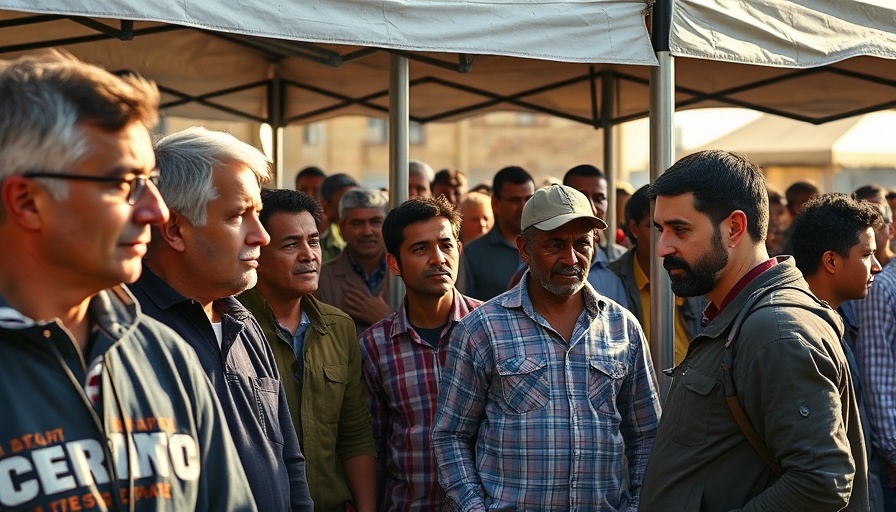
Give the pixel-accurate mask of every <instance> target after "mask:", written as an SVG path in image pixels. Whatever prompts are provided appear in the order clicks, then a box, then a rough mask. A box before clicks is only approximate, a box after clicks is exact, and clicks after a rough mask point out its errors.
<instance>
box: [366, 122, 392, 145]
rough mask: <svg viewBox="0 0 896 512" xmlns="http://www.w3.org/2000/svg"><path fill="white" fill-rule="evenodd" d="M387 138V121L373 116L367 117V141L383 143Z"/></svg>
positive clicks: (369, 142)
mask: <svg viewBox="0 0 896 512" xmlns="http://www.w3.org/2000/svg"><path fill="white" fill-rule="evenodd" d="M388 140H389V122H388V121H386V120H385V119H377V118H374V117H371V118H368V119H367V143H368V144H385V143H386V142H387V141H388Z"/></svg>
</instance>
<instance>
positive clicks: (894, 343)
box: [856, 260, 896, 466]
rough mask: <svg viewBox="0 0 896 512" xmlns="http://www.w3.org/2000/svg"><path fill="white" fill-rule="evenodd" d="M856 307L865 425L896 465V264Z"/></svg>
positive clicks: (879, 447)
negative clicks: (866, 415) (869, 423)
mask: <svg viewBox="0 0 896 512" xmlns="http://www.w3.org/2000/svg"><path fill="white" fill-rule="evenodd" d="M894 261H896V260H894ZM856 306H857V307H856V309H857V310H858V313H859V334H858V338H857V339H856V359H857V360H858V362H859V369H860V370H861V373H862V386H863V394H864V398H865V405H866V406H867V408H868V417H869V419H870V420H871V425H870V426H864V425H863V426H864V427H865V428H870V429H871V440H872V442H873V443H874V447H875V448H877V450H878V451H879V452H880V453H881V454H882V455H883V456H884V458H886V461H887V462H888V463H889V464H890V465H891V466H896V263H894V262H892V261H891V262H890V263H888V264H887V266H885V267H884V269H883V270H882V271H881V273H880V274H877V275H876V276H874V284H872V285H871V289H870V290H869V291H868V296H867V297H865V298H864V299H863V300H860V301H856Z"/></svg>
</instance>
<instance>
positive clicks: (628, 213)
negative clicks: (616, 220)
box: [625, 185, 650, 245]
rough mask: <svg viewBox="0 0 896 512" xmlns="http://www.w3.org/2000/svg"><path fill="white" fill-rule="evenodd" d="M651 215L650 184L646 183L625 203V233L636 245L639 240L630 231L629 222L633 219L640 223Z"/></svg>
mask: <svg viewBox="0 0 896 512" xmlns="http://www.w3.org/2000/svg"><path fill="white" fill-rule="evenodd" d="M649 216H650V185H644V186H643V187H641V188H639V189H638V190H636V191H635V193H634V194H632V196H631V197H630V198H629V200H628V202H627V203H625V226H626V230H625V233H626V235H627V236H628V239H629V240H631V242H632V243H633V244H635V245H637V244H638V240H637V239H636V238H635V237H634V236H632V234H631V233H629V231H628V229H627V228H628V223H629V222H631V221H635V223H636V224H637V223H639V222H641V221H642V220H644V218H645V217H649Z"/></svg>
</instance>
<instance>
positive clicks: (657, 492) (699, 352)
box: [639, 257, 868, 512]
mask: <svg viewBox="0 0 896 512" xmlns="http://www.w3.org/2000/svg"><path fill="white" fill-rule="evenodd" d="M778 261H779V263H778V264H777V265H775V266H773V267H772V268H771V269H769V270H766V271H765V272H763V273H762V274H760V275H759V276H758V277H756V279H754V280H753V281H752V282H750V283H749V284H748V285H747V286H746V288H744V289H743V290H742V291H741V292H740V293H739V294H738V295H737V296H736V297H735V298H734V300H733V301H732V302H731V303H730V304H728V305H727V306H726V307H725V309H724V310H722V312H721V313H720V314H719V316H718V317H716V318H715V319H713V320H712V321H711V322H710V323H709V324H708V325H707V326H706V327H705V328H704V329H703V332H701V333H700V335H698V336H697V337H696V338H695V339H694V340H693V341H692V342H691V347H690V350H689V351H688V355H687V357H686V358H685V359H684V361H682V363H681V364H680V365H679V366H678V367H676V369H675V374H674V380H673V381H672V387H671V389H670V390H669V394H668V396H667V398H666V404H665V406H664V407H663V417H662V419H661V420H660V426H659V430H658V431H657V436H656V442H655V443H654V447H653V453H652V454H651V456H650V461H649V462H648V465H647V472H646V474H645V477H644V487H643V488H642V490H641V505H640V509H639V510H642V511H649V512H656V511H670V512H691V511H693V512H697V511H729V510H774V511H812V512H825V511H831V512H834V511H839V510H844V509H845V510H856V511H858V510H868V482H867V464H866V457H865V444H864V441H863V437H862V428H861V424H860V422H859V411H858V406H857V403H856V395H855V390H854V389H853V383H852V380H851V378H850V373H849V366H848V364H847V361H846V358H845V356H844V354H843V349H842V348H841V344H840V337H841V334H842V332H843V326H842V323H841V320H840V317H839V315H838V314H837V313H836V312H835V311H834V310H832V309H831V308H830V307H828V306H827V305H826V304H825V303H823V302H821V301H819V300H817V299H815V298H814V297H813V296H811V295H810V294H807V293H804V292H802V291H791V290H777V291H774V292H772V293H771V294H770V295H768V296H766V297H765V298H764V299H761V300H760V302H759V303H758V304H757V305H756V306H755V308H751V309H752V310H753V313H752V314H750V315H749V316H747V317H746V320H745V321H744V323H743V325H742V328H741V330H740V335H739V336H738V337H737V342H736V343H737V345H736V348H737V352H736V355H735V358H734V363H733V368H734V369H733V376H734V382H735V384H736V387H737V398H738V400H739V401H740V402H741V403H742V404H743V409H744V411H745V412H746V415H747V417H748V418H749V419H750V421H751V422H752V424H753V426H754V427H755V429H756V431H757V432H758V434H759V436H760V437H761V438H762V439H763V441H764V442H765V444H766V445H767V446H768V448H769V450H770V451H771V453H772V455H773V456H774V457H775V459H777V461H778V462H779V463H780V465H781V466H782V468H783V469H784V474H783V476H781V477H780V478H778V477H776V476H775V475H774V473H773V472H772V471H771V469H769V467H768V466H767V465H766V463H765V462H764V461H763V460H762V459H761V458H760V457H759V456H758V455H757V454H756V452H755V451H754V449H753V447H752V446H751V445H750V444H749V443H748V442H747V440H746V438H745V437H744V435H743V433H742V432H741V430H740V428H738V426H737V424H736V423H735V421H734V419H733V417H732V414H731V411H730V410H729V409H728V406H727V404H726V402H725V392H724V390H723V388H722V384H721V369H720V362H721V358H722V352H723V349H724V345H725V343H726V342H727V336H728V332H729V330H730V328H731V324H732V322H733V320H734V318H735V317H736V315H737V314H738V313H739V312H740V310H741V309H742V307H743V306H744V305H745V303H746V301H747V300H748V298H749V297H750V296H751V295H753V294H757V293H761V292H762V291H764V290H767V289H772V288H780V287H782V286H796V287H800V288H803V289H805V290H808V285H807V284H806V282H805V281H804V280H803V277H802V274H801V273H800V271H799V270H797V269H796V267H795V266H794V264H793V259H792V258H790V257H782V258H779V260H778ZM763 305H768V306H770V307H762V308H761V309H757V308H760V307H761V306H763ZM847 504H848V508H845V507H847Z"/></svg>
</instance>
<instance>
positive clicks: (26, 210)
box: [0, 175, 52, 231]
mask: <svg viewBox="0 0 896 512" xmlns="http://www.w3.org/2000/svg"><path fill="white" fill-rule="evenodd" d="M0 198H2V201H3V209H4V212H3V214H4V215H6V216H7V217H8V218H9V219H11V220H12V221H13V222H15V223H17V224H19V225H20V226H22V227H23V228H25V229H27V230H31V231H36V230H39V229H40V227H41V225H42V224H43V221H42V218H41V217H42V216H41V213H42V208H41V205H43V204H45V203H46V201H48V200H51V199H52V198H51V197H50V195H49V194H48V193H46V192H44V193H40V185H38V184H37V183H35V182H34V181H32V180H29V179H27V178H24V177H22V176H18V175H12V176H9V177H7V178H6V179H4V180H3V181H2V183H0Z"/></svg>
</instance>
